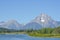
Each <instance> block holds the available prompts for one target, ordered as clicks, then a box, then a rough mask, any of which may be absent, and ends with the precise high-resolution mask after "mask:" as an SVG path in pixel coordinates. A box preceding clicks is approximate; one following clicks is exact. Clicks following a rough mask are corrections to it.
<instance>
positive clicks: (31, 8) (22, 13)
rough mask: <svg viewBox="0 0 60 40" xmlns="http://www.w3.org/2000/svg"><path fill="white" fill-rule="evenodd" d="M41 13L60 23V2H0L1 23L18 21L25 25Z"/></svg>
mask: <svg viewBox="0 0 60 40" xmlns="http://www.w3.org/2000/svg"><path fill="white" fill-rule="evenodd" d="M41 13H45V14H47V15H49V16H51V17H52V19H53V20H56V21H60V0H0V22H1V21H8V20H17V21H18V22H19V23H22V24H25V23H28V22H30V21H31V20H33V19H34V18H35V17H36V16H38V15H40V14H41Z"/></svg>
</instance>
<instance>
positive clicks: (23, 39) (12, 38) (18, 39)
mask: <svg viewBox="0 0 60 40" xmlns="http://www.w3.org/2000/svg"><path fill="white" fill-rule="evenodd" d="M0 40H60V38H40V37H30V36H28V35H26V34H0Z"/></svg>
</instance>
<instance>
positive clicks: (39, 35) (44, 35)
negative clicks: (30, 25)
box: [28, 32, 60, 38]
mask: <svg viewBox="0 0 60 40" xmlns="http://www.w3.org/2000/svg"><path fill="white" fill-rule="evenodd" d="M28 35H29V36H33V37H57V38H60V34H40V33H33V32H32V33H28Z"/></svg>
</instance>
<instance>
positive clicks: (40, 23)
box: [0, 14, 60, 30]
mask: <svg viewBox="0 0 60 40" xmlns="http://www.w3.org/2000/svg"><path fill="white" fill-rule="evenodd" d="M57 26H60V21H55V20H53V19H52V18H51V17H50V16H48V15H47V14H41V15H39V16H37V17H36V18H35V19H33V20H32V21H31V22H29V23H27V24H26V25H22V24H19V23H18V22H17V21H16V20H9V21H7V22H3V21H2V22H0V28H8V29H16V30H24V29H33V30H38V29H41V28H47V27H48V28H55V27H57Z"/></svg>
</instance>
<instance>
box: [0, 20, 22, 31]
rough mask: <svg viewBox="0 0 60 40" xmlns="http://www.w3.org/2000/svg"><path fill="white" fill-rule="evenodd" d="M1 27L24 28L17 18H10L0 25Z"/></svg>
mask: <svg viewBox="0 0 60 40" xmlns="http://www.w3.org/2000/svg"><path fill="white" fill-rule="evenodd" d="M0 27H2V28H8V29H16V30H19V29H22V27H23V25H22V24H19V23H18V22H17V21H16V20H9V21H7V22H5V23H4V24H2V25H0Z"/></svg>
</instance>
